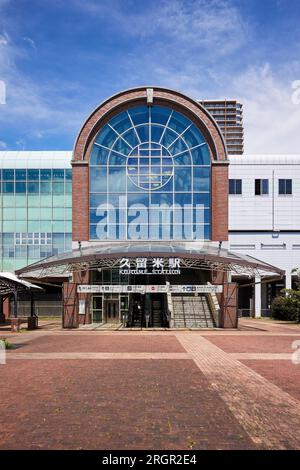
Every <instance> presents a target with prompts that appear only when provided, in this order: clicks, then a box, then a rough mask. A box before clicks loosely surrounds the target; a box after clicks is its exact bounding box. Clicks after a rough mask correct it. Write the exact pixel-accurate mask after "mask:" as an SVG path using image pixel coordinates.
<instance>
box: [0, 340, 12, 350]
mask: <svg viewBox="0 0 300 470" xmlns="http://www.w3.org/2000/svg"><path fill="white" fill-rule="evenodd" d="M1 341H3V343H4V347H5V349H13V345H12V344H11V343H10V342H9V341H8V340H7V339H6V338H4V339H1Z"/></svg>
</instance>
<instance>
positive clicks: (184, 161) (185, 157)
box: [173, 152, 192, 165]
mask: <svg viewBox="0 0 300 470" xmlns="http://www.w3.org/2000/svg"><path fill="white" fill-rule="evenodd" d="M173 161H174V163H175V165H191V164H192V162H191V156H190V154H189V152H185V153H182V154H181V155H178V156H177V157H173Z"/></svg>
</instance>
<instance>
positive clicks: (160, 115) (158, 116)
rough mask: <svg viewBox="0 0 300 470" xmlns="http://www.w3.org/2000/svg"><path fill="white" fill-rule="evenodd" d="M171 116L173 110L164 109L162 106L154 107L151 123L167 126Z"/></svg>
mask: <svg viewBox="0 0 300 470" xmlns="http://www.w3.org/2000/svg"><path fill="white" fill-rule="evenodd" d="M170 114H171V110H170V109H169V108H163V107H162V106H152V108H151V122H153V123H156V124H163V125H165V124H166V123H167V122H168V120H169V117H170Z"/></svg>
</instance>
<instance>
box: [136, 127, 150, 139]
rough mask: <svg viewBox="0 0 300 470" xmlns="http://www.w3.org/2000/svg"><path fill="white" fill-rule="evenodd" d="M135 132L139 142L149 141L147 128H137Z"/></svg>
mask: <svg viewBox="0 0 300 470" xmlns="http://www.w3.org/2000/svg"><path fill="white" fill-rule="evenodd" d="M136 131H137V133H138V135H139V138H140V141H141V142H148V141H149V126H148V125H146V126H138V127H137V128H136Z"/></svg>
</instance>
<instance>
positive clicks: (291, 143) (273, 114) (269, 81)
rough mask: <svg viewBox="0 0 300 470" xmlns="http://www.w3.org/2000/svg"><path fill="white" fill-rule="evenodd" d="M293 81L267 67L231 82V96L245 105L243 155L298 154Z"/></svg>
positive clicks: (299, 118)
mask: <svg viewBox="0 0 300 470" xmlns="http://www.w3.org/2000/svg"><path fill="white" fill-rule="evenodd" d="M298 77H299V78H300V69H299V76H298ZM292 81H293V80H292V77H291V76H290V75H287V77H286V79H285V80H284V79H282V78H280V77H278V75H276V74H275V73H274V71H273V70H272V68H271V67H270V65H268V64H265V65H263V66H260V67H250V68H249V69H248V70H247V71H246V72H245V73H243V74H241V75H240V76H239V77H237V78H235V79H234V80H233V83H232V89H231V93H234V96H236V97H237V98H238V99H240V100H241V101H242V103H243V104H244V126H245V152H246V153H267V154H268V153H269V154H271V153H275V154H276V153H278V154H281V153H286V154H288V153H298V154H300V132H299V127H300V105H295V104H293V101H292V93H293V91H294V90H293V89H292Z"/></svg>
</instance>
